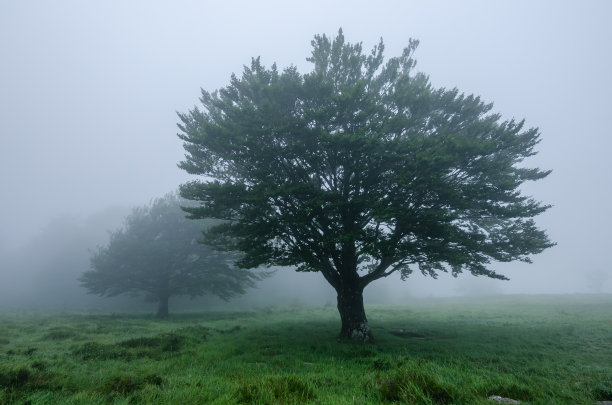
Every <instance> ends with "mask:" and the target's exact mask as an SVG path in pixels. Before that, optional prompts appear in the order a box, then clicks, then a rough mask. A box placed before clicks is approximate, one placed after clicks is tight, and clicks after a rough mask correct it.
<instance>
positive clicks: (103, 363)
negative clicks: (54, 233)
mask: <svg viewBox="0 0 612 405" xmlns="http://www.w3.org/2000/svg"><path fill="white" fill-rule="evenodd" d="M366 311H367V313H368V320H369V322H370V326H371V328H372V332H373V335H374V339H375V340H374V342H372V343H365V344H352V343H346V342H339V341H337V339H336V336H337V333H338V330H339V325H340V321H339V317H338V314H337V311H336V310H335V308H329V307H328V308H323V307H318V308H311V307H303V308H293V309H283V308H260V309H258V310H251V311H225V312H214V311H207V312H198V313H183V314H178V315H174V316H171V317H170V318H169V319H166V320H158V319H155V318H154V317H153V316H152V315H149V314H121V315H106V314H77V313H71V314H41V313H1V314H0V403H24V404H25V403H32V404H64V403H65V404H83V403H87V404H106V403H114V404H128V403H168V404H169V403H182V404H201V403H214V404H235V403H244V404H276V403H286V404H294V403H304V404H306V403H312V404H352V403H359V404H380V403H419V404H465V403H470V404H491V403H492V402H490V401H489V400H487V398H488V397H489V396H492V395H499V396H502V397H506V398H512V399H515V400H520V401H521V402H522V403H532V404H570V403H575V404H577V403H580V404H588V403H595V401H605V400H612V339H611V338H610V337H611V336H612V296H610V295H592V296H545V297H544V296H542V297H528V296H514V297H498V298H478V299H428V300H413V301H411V302H410V303H409V304H408V303H407V305H404V306H397V307H380V306H379V307H366Z"/></svg>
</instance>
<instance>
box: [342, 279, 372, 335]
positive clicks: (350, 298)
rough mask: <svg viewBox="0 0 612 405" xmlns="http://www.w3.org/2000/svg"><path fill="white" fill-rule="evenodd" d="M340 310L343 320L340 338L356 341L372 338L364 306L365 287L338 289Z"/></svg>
mask: <svg viewBox="0 0 612 405" xmlns="http://www.w3.org/2000/svg"><path fill="white" fill-rule="evenodd" d="M337 292H338V311H339V312H340V319H341V320H342V329H341V330H340V339H342V340H350V341H354V342H367V341H371V340H372V332H371V331H370V326H369V325H368V320H367V318H366V315H365V309H364V307H363V288H361V287H358V286H350V287H346V286H345V287H344V288H342V289H338V290H337Z"/></svg>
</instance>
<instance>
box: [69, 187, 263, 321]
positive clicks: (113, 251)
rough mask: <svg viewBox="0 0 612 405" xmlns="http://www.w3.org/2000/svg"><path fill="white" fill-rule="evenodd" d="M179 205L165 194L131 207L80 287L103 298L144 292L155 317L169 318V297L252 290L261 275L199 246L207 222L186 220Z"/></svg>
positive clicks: (93, 260)
mask: <svg viewBox="0 0 612 405" xmlns="http://www.w3.org/2000/svg"><path fill="white" fill-rule="evenodd" d="M182 204H183V205H185V204H187V202H186V201H184V200H182V199H180V198H179V197H177V196H176V195H175V194H168V195H166V196H165V197H163V198H160V199H157V200H155V201H153V202H152V203H151V204H150V205H149V206H144V207H138V208H135V209H134V210H133V211H132V213H131V214H130V215H129V216H128V217H127V218H126V220H125V223H124V225H123V227H122V228H120V229H118V230H116V231H115V232H114V233H112V234H111V237H110V242H109V244H108V246H106V247H100V248H98V250H97V251H96V252H94V253H93V255H92V256H91V268H92V270H90V271H87V272H85V273H84V274H83V276H82V277H81V278H80V279H79V280H80V282H81V284H82V285H83V286H84V287H85V288H87V290H88V292H89V293H90V294H98V295H101V296H108V297H111V296H116V295H119V294H124V293H132V294H138V293H146V294H147V295H148V296H147V298H148V299H150V300H153V301H157V302H158V303H159V307H158V311H157V316H159V317H165V316H167V315H168V301H169V298H170V297H171V296H177V295H188V296H190V297H192V298H193V297H195V296H200V295H204V294H207V293H208V294H214V295H217V296H218V297H220V298H222V299H224V300H228V299H229V298H231V297H233V296H235V295H238V294H243V293H245V292H246V289H247V288H248V287H253V286H254V283H255V281H256V280H258V279H260V278H261V277H262V276H263V275H264V274H256V273H254V272H252V271H249V270H245V269H240V268H237V267H235V266H234V265H233V263H232V262H233V259H235V258H234V257H232V256H231V255H230V254H229V253H227V252H220V251H216V250H212V249H211V248H209V247H207V246H205V245H202V244H200V243H198V239H199V237H200V236H201V233H202V229H206V228H208V227H210V226H211V225H212V224H213V223H212V220H206V219H204V220H198V221H194V220H191V219H187V218H185V213H184V212H183V211H182V210H181V205H182ZM217 222H218V221H217Z"/></svg>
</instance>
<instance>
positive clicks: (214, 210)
mask: <svg viewBox="0 0 612 405" xmlns="http://www.w3.org/2000/svg"><path fill="white" fill-rule="evenodd" d="M312 45H313V50H312V55H311V57H310V58H308V60H309V61H310V62H312V64H313V70H312V71H311V72H310V73H307V74H300V73H299V72H298V71H297V69H296V68H295V67H289V68H287V69H285V70H283V71H282V72H279V71H278V70H277V67H276V65H273V66H272V67H271V68H269V69H268V68H266V67H264V66H263V65H262V63H261V62H260V59H259V58H257V59H253V60H252V62H251V65H250V67H245V69H244V72H243V74H242V77H240V78H239V77H237V76H234V75H232V77H231V81H230V84H229V85H228V86H227V87H224V88H222V89H220V90H219V91H216V92H213V93H209V92H207V91H202V97H201V99H200V100H201V103H202V108H198V107H195V108H194V109H193V110H191V111H189V112H188V113H185V114H179V117H180V120H181V123H180V124H179V128H180V130H181V133H180V134H179V137H180V139H182V140H183V141H184V148H185V150H186V152H187V154H186V159H185V160H184V161H183V162H181V163H180V167H181V168H183V169H184V170H186V171H187V172H189V173H191V174H196V175H202V176H205V178H206V180H204V181H193V182H191V183H188V184H185V185H183V186H182V187H181V195H182V196H184V197H186V198H188V199H191V200H195V201H198V202H199V203H200V205H199V206H195V207H190V208H189V209H188V212H190V213H191V214H192V217H193V218H203V217H207V216H210V217H213V218H218V219H223V220H226V222H224V223H223V224H219V225H216V226H213V227H212V228H211V229H210V230H209V232H208V242H209V243H211V244H214V245H217V246H226V247H229V248H231V249H236V250H239V251H241V252H243V253H244V256H243V257H242V258H241V259H240V261H239V262H238V265H240V266H241V267H244V268H252V267H256V266H259V265H262V264H267V265H280V266H297V270H298V271H317V272H321V273H322V274H323V276H324V277H325V278H326V280H327V281H328V282H329V283H330V284H331V285H332V286H333V287H334V288H335V289H336V291H338V299H339V309H340V312H341V315H342V319H343V330H344V321H347V322H349V323H351V324H352V325H351V326H350V328H349V330H348V334H349V335H353V334H357V335H359V336H363V335H367V333H365V334H364V333H362V330H361V328H362V327H364V326H365V327H366V329H365V330H366V332H367V324H366V323H365V313H362V312H363V310H362V309H361V310H359V309H356V308H358V307H360V306H361V307H363V304H362V303H361V302H360V300H361V294H362V291H363V288H364V287H365V286H367V285H368V284H369V283H371V282H372V281H374V280H377V279H379V278H382V277H386V276H389V275H390V274H392V273H399V274H400V275H401V277H402V278H406V277H408V276H409V275H410V274H411V273H412V272H413V271H414V270H415V269H418V270H420V272H422V273H423V274H425V275H429V276H432V277H436V276H437V275H438V273H439V272H440V271H442V272H451V273H452V274H453V275H455V276H456V275H458V274H459V273H461V272H462V271H465V270H467V271H469V272H471V273H472V274H474V275H484V276H488V277H493V278H499V279H504V278H505V277H504V276H503V275H501V274H498V273H496V272H495V271H494V270H492V269H491V268H490V267H489V266H488V265H489V264H490V263H491V262H492V261H501V262H508V261H512V260H521V261H525V262H529V261H530V255H532V254H536V253H539V252H541V251H542V250H544V249H545V248H547V247H550V246H552V245H553V243H551V242H550V241H549V239H548V237H547V236H546V234H545V232H543V231H542V230H539V229H538V228H537V227H536V225H535V222H534V221H533V217H535V216H536V215H538V214H540V213H542V212H544V211H545V210H546V209H547V208H548V206H547V205H542V204H541V203H539V202H537V201H535V200H534V199H532V198H529V197H526V196H523V195H522V194H521V192H520V187H521V185H522V184H523V183H524V182H526V181H532V180H539V179H542V178H544V177H546V176H547V175H548V174H549V171H543V170H540V169H537V168H527V167H524V166H523V165H522V162H523V160H524V159H525V158H527V157H530V156H532V155H534V153H535V152H534V147H535V146H536V145H537V144H538V142H539V132H538V130H537V129H536V128H531V129H525V128H524V122H523V121H520V122H517V121H514V120H510V121H501V117H500V115H499V114H494V113H491V109H492V105H491V104H487V103H484V102H482V101H481V100H480V98H479V97H475V96H473V95H468V96H466V95H464V94H461V93H459V91H458V90H457V89H451V90H448V89H444V88H442V89H435V88H434V87H432V86H431V84H430V83H429V79H428V77H427V76H426V75H424V74H422V73H415V72H414V70H413V68H414V66H415V60H414V59H413V52H414V50H415V49H416V47H417V45H418V42H417V41H410V43H409V45H408V47H407V48H406V49H405V50H404V52H403V53H402V55H401V56H399V57H393V58H390V59H389V60H388V61H387V62H386V63H385V62H384V58H383V50H384V44H383V42H382V40H381V42H380V43H379V44H378V45H376V46H375V47H374V48H373V50H372V52H371V53H370V54H365V53H363V51H362V46H361V44H351V43H347V42H345V40H344V36H343V34H342V31H341V30H340V31H339V33H338V35H337V36H336V37H335V38H334V39H333V40H331V39H329V38H328V37H326V36H325V35H323V36H315V39H314V40H313V41H312Z"/></svg>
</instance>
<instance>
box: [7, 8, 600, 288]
mask: <svg viewBox="0 0 612 405" xmlns="http://www.w3.org/2000/svg"><path fill="white" fill-rule="evenodd" d="M611 16H612V2H609V1H605V0H602V1H572V2H568V1H566V2H564V1H537V2H534V1H495V2H493V1H490V0H482V1H461V2H457V1H427V2H425V1H421V2H416V1H387V2H382V5H378V4H374V2H371V1H336V2H333V1H310V2H304V3H299V4H298V3H294V2H287V1H259V2H246V1H223V2H212V1H210V2H208V1H207V2H204V1H172V2H169V1H164V2H162V1H129V2H122V1H98V2H83V1H64V0H59V1H53V2H47V1H27V0H22V1H12V2H11V1H4V2H0V190H1V192H2V198H1V199H0V254H2V253H4V254H6V252H9V251H11V250H13V249H15V248H17V247H19V246H23V245H25V244H27V242H28V241H29V240H31V239H32V238H34V237H35V235H37V234H38V233H39V231H40V230H41V229H42V228H44V227H45V225H46V224H47V223H49V222H50V221H52V220H53V219H54V218H56V217H58V216H60V215H64V214H71V215H77V216H87V215H90V214H93V213H95V212H98V211H101V210H104V209H105V208H106V207H109V206H134V205H142V204H146V203H147V202H148V201H149V200H150V199H151V198H155V197H159V196H162V195H163V194H165V193H167V192H168V191H171V190H173V189H175V188H176V187H177V186H178V185H179V184H181V183H182V182H184V181H186V180H189V177H188V175H187V174H185V173H184V172H182V171H181V170H179V169H178V168H177V167H176V165H177V163H178V162H179V161H180V160H181V159H182V157H183V150H182V145H181V142H180V141H179V139H178V138H177V137H176V133H177V131H178V130H177V128H176V122H177V121H178V119H177V116H176V111H180V112H184V111H186V110H187V109H189V108H191V107H192V106H193V105H195V104H197V103H198V97H199V95H200V88H204V89H206V90H214V89H217V88H220V87H222V86H225V85H226V84H227V83H228V81H229V77H230V74H231V73H232V72H234V73H237V74H240V73H241V70H242V66H243V65H244V64H248V63H250V58H251V57H254V56H261V58H262V62H263V63H264V64H265V65H267V66H269V65H271V64H272V63H273V62H277V63H278V65H279V67H280V68H283V67H286V66H289V65H291V64H294V65H296V66H297V67H298V69H299V70H300V72H302V73H305V72H307V71H309V70H310V64H309V63H308V62H306V61H305V58H306V57H308V56H309V55H310V49H311V47H310V41H311V39H312V37H313V36H314V35H315V34H322V33H325V34H327V35H331V36H333V35H335V33H336V32H337V30H338V28H339V27H342V28H343V30H344V34H345V37H346V39H347V40H348V41H350V42H359V41H363V43H364V48H365V49H370V48H371V47H372V46H373V45H374V44H375V43H377V42H378V40H379V38H380V37H383V39H384V41H385V44H386V56H387V57H390V56H396V55H399V54H400V52H401V50H402V48H403V47H404V46H406V45H407V44H408V40H409V38H416V39H419V40H420V46H419V48H418V50H417V52H416V59H417V61H418V63H417V67H416V70H417V71H422V72H425V73H427V74H429V75H430V79H431V81H432V83H433V84H434V85H435V86H444V87H458V88H459V90H461V91H462V92H465V93H468V94H469V93H474V94H476V95H479V96H481V97H482V98H483V100H485V101H489V102H493V103H494V111H495V112H499V113H501V114H502V116H503V117H504V118H505V119H510V118H517V119H522V118H525V119H526V123H527V126H537V127H539V128H540V130H541V132H542V142H541V143H540V145H539V146H538V150H539V154H538V155H537V156H535V157H534V158H532V159H531V160H530V161H529V162H527V163H528V165H530V166H538V167H541V168H543V169H552V170H553V173H552V174H551V175H550V176H549V177H548V178H547V179H544V180H542V181H538V182H536V183H533V184H528V185H527V186H526V187H525V190H526V192H527V193H528V194H530V195H533V196H534V197H535V198H536V199H538V200H540V201H544V202H545V203H549V204H552V205H554V207H553V208H552V209H551V210H549V211H548V212H547V213H545V214H543V215H541V216H540V217H538V218H537V222H538V224H539V225H540V226H541V227H542V228H545V229H547V230H548V232H549V235H550V237H551V239H552V240H553V241H555V242H557V243H558V246H557V247H554V248H552V249H549V250H547V251H545V252H544V253H543V254H541V255H538V256H536V257H534V263H533V264H531V265H525V264H520V263H512V264H504V265H493V266H492V267H493V268H495V269H498V270H499V271H501V272H502V273H504V274H506V275H508V276H509V277H510V278H511V279H512V280H511V281H510V282H500V281H493V280H475V279H474V278H473V277H472V276H470V275H469V274H468V275H464V276H463V278H462V279H460V280H456V281H451V280H446V279H444V280H441V281H434V280H423V277H421V276H420V275H418V274H415V275H414V276H413V277H412V279H410V280H408V282H406V285H405V286H402V287H404V288H405V290H402V291H403V292H398V294H408V293H409V292H411V291H416V290H419V291H420V292H422V291H423V289H425V290H426V291H429V292H430V293H432V294H436V290H437V289H438V288H439V287H438V286H442V285H447V286H448V285H450V284H449V283H454V284H452V285H453V287H452V288H451V290H454V291H458V292H461V291H464V290H465V291H468V290H470V289H478V288H481V289H483V290H485V291H491V292H493V291H498V290H499V291H504V292H510V293H559V292H595V290H599V291H600V292H612V266H610V260H609V245H610V242H612V235H611V226H612V219H611V214H610V209H609V208H608V207H609V206H610V197H611V191H610V190H611V189H612V187H611V185H612V181H611V180H610V177H609V176H610V172H611V169H612V163H611V162H612V160H611V159H610V153H611V150H612V141H611V137H610V129H609V128H610V124H609V120H610V109H611V107H612V101H611V94H612V76H611V74H610V72H612V60H611V52H610V43H611V40H612V26H611V24H610V17H611ZM84 270H86V269H84ZM10 271H11V270H10V269H6V268H4V269H0V277H2V279H3V280H7V279H8V278H9V277H10ZM308 276H310V275H307V276H305V277H308ZM319 276H320V275H319ZM598 277H599V278H598ZM606 277H607V278H606ZM313 280H314V279H313ZM597 280H600V281H597ZM602 280H603V281H602ZM385 283H386V284H385ZM385 283H382V284H381V285H380V286H377V287H374V286H373V287H372V289H375V288H378V289H379V290H382V289H384V288H390V285H391V284H392V283H394V284H397V282H396V280H393V281H392V282H387V281H385ZM415 283H416V284H415ZM419 283H420V284H419ZM415 285H421V286H423V287H422V288H420V289H415ZM367 292H368V291H367V290H366V295H367Z"/></svg>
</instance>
